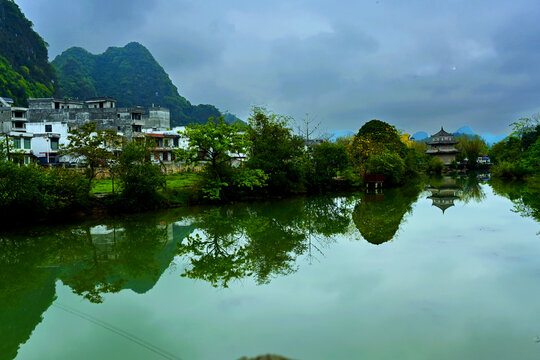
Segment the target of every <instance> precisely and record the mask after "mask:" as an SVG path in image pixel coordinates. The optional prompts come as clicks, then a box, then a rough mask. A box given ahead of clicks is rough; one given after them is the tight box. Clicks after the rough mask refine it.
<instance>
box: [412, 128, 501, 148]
mask: <svg viewBox="0 0 540 360" xmlns="http://www.w3.org/2000/svg"><path fill="white" fill-rule="evenodd" d="M460 135H469V136H473V135H478V136H480V137H481V138H483V139H484V140H485V141H486V143H487V144H488V145H493V144H495V143H497V142H499V141H501V140H503V139H504V138H505V137H506V136H507V135H493V134H490V133H482V134H477V133H475V132H474V131H473V130H472V129H471V128H470V126H462V127H460V128H459V129H457V130H456V131H454V136H456V137H457V136H460ZM411 137H413V138H414V140H416V141H422V140H426V139H428V138H429V137H430V135H429V134H428V133H427V132H425V131H418V132H416V133H414V134H413V135H412V136H411Z"/></svg>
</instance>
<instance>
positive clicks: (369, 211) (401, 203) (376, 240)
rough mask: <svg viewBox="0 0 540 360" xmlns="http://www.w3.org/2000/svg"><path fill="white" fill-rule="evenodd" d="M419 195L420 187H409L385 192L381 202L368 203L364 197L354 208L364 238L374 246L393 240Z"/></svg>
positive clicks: (356, 222)
mask: <svg viewBox="0 0 540 360" xmlns="http://www.w3.org/2000/svg"><path fill="white" fill-rule="evenodd" d="M419 194H420V187H419V186H416V185H409V186H403V187H401V188H393V189H387V190H385V191H384V198H381V199H380V200H381V201H366V197H365V196H364V198H362V199H361V200H360V202H359V203H357V204H356V206H355V208H354V212H353V215H352V219H353V221H354V224H355V225H356V227H357V228H358V230H359V231H360V234H362V237H363V238H364V239H366V241H368V242H370V243H372V244H374V245H380V244H382V243H385V242H387V241H389V240H392V239H393V238H394V236H395V234H396V232H397V231H398V229H399V225H400V224H401V222H402V220H403V217H404V216H405V214H406V213H408V212H410V211H411V210H412V204H413V203H414V202H415V201H416V200H417V199H418V195H419Z"/></svg>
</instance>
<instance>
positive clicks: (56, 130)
mask: <svg viewBox="0 0 540 360" xmlns="http://www.w3.org/2000/svg"><path fill="white" fill-rule="evenodd" d="M26 127H27V130H28V131H29V132H31V133H32V134H33V135H32V136H33V137H32V151H33V154H34V156H35V157H36V158H37V160H38V161H39V163H40V164H42V165H46V164H50V165H54V164H57V163H59V162H69V159H68V158H67V157H66V156H60V155H59V154H58V151H59V149H60V146H61V145H67V143H68V141H67V136H68V134H69V126H68V124H67V123H66V122H42V123H28V124H27V125H26Z"/></svg>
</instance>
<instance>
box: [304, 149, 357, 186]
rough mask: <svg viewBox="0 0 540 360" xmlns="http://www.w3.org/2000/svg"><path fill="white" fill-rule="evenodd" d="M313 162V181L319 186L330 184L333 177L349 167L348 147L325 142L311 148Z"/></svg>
mask: <svg viewBox="0 0 540 360" xmlns="http://www.w3.org/2000/svg"><path fill="white" fill-rule="evenodd" d="M310 155H311V163H312V167H313V173H312V175H313V176H310V179H308V181H309V180H311V183H312V184H313V185H315V186H317V187H324V186H327V185H328V184H330V182H331V181H332V179H333V178H334V177H335V176H336V175H338V174H339V173H340V172H342V171H344V170H345V169H346V168H348V167H349V154H348V153H347V148H346V147H345V146H344V145H341V144H333V143H329V142H324V143H322V144H320V145H316V146H314V147H313V148H312V149H311V153H310Z"/></svg>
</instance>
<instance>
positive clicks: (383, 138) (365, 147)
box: [349, 120, 407, 171]
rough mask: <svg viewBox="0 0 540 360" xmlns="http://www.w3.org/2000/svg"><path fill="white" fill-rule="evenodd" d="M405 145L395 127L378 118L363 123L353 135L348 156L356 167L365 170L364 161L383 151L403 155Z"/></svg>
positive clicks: (405, 148)
mask: <svg viewBox="0 0 540 360" xmlns="http://www.w3.org/2000/svg"><path fill="white" fill-rule="evenodd" d="M406 150H407V146H406V145H405V144H404V143H403V142H402V141H401V139H400V136H399V133H398V131H397V130H396V128H395V127H393V126H391V125H389V124H387V123H385V122H384V121H380V120H371V121H368V122H367V123H365V124H364V125H363V126H362V127H361V128H360V129H359V130H358V133H357V134H356V135H355V136H354V139H353V142H352V144H351V146H350V148H349V153H350V156H351V158H352V160H353V162H354V164H355V166H356V167H357V168H359V169H360V170H361V171H362V170H365V168H364V163H365V161H366V160H367V159H368V158H369V157H371V156H374V155H381V154H383V153H384V152H385V151H388V152H391V153H395V154H397V155H398V156H400V157H404V156H405V153H406Z"/></svg>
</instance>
